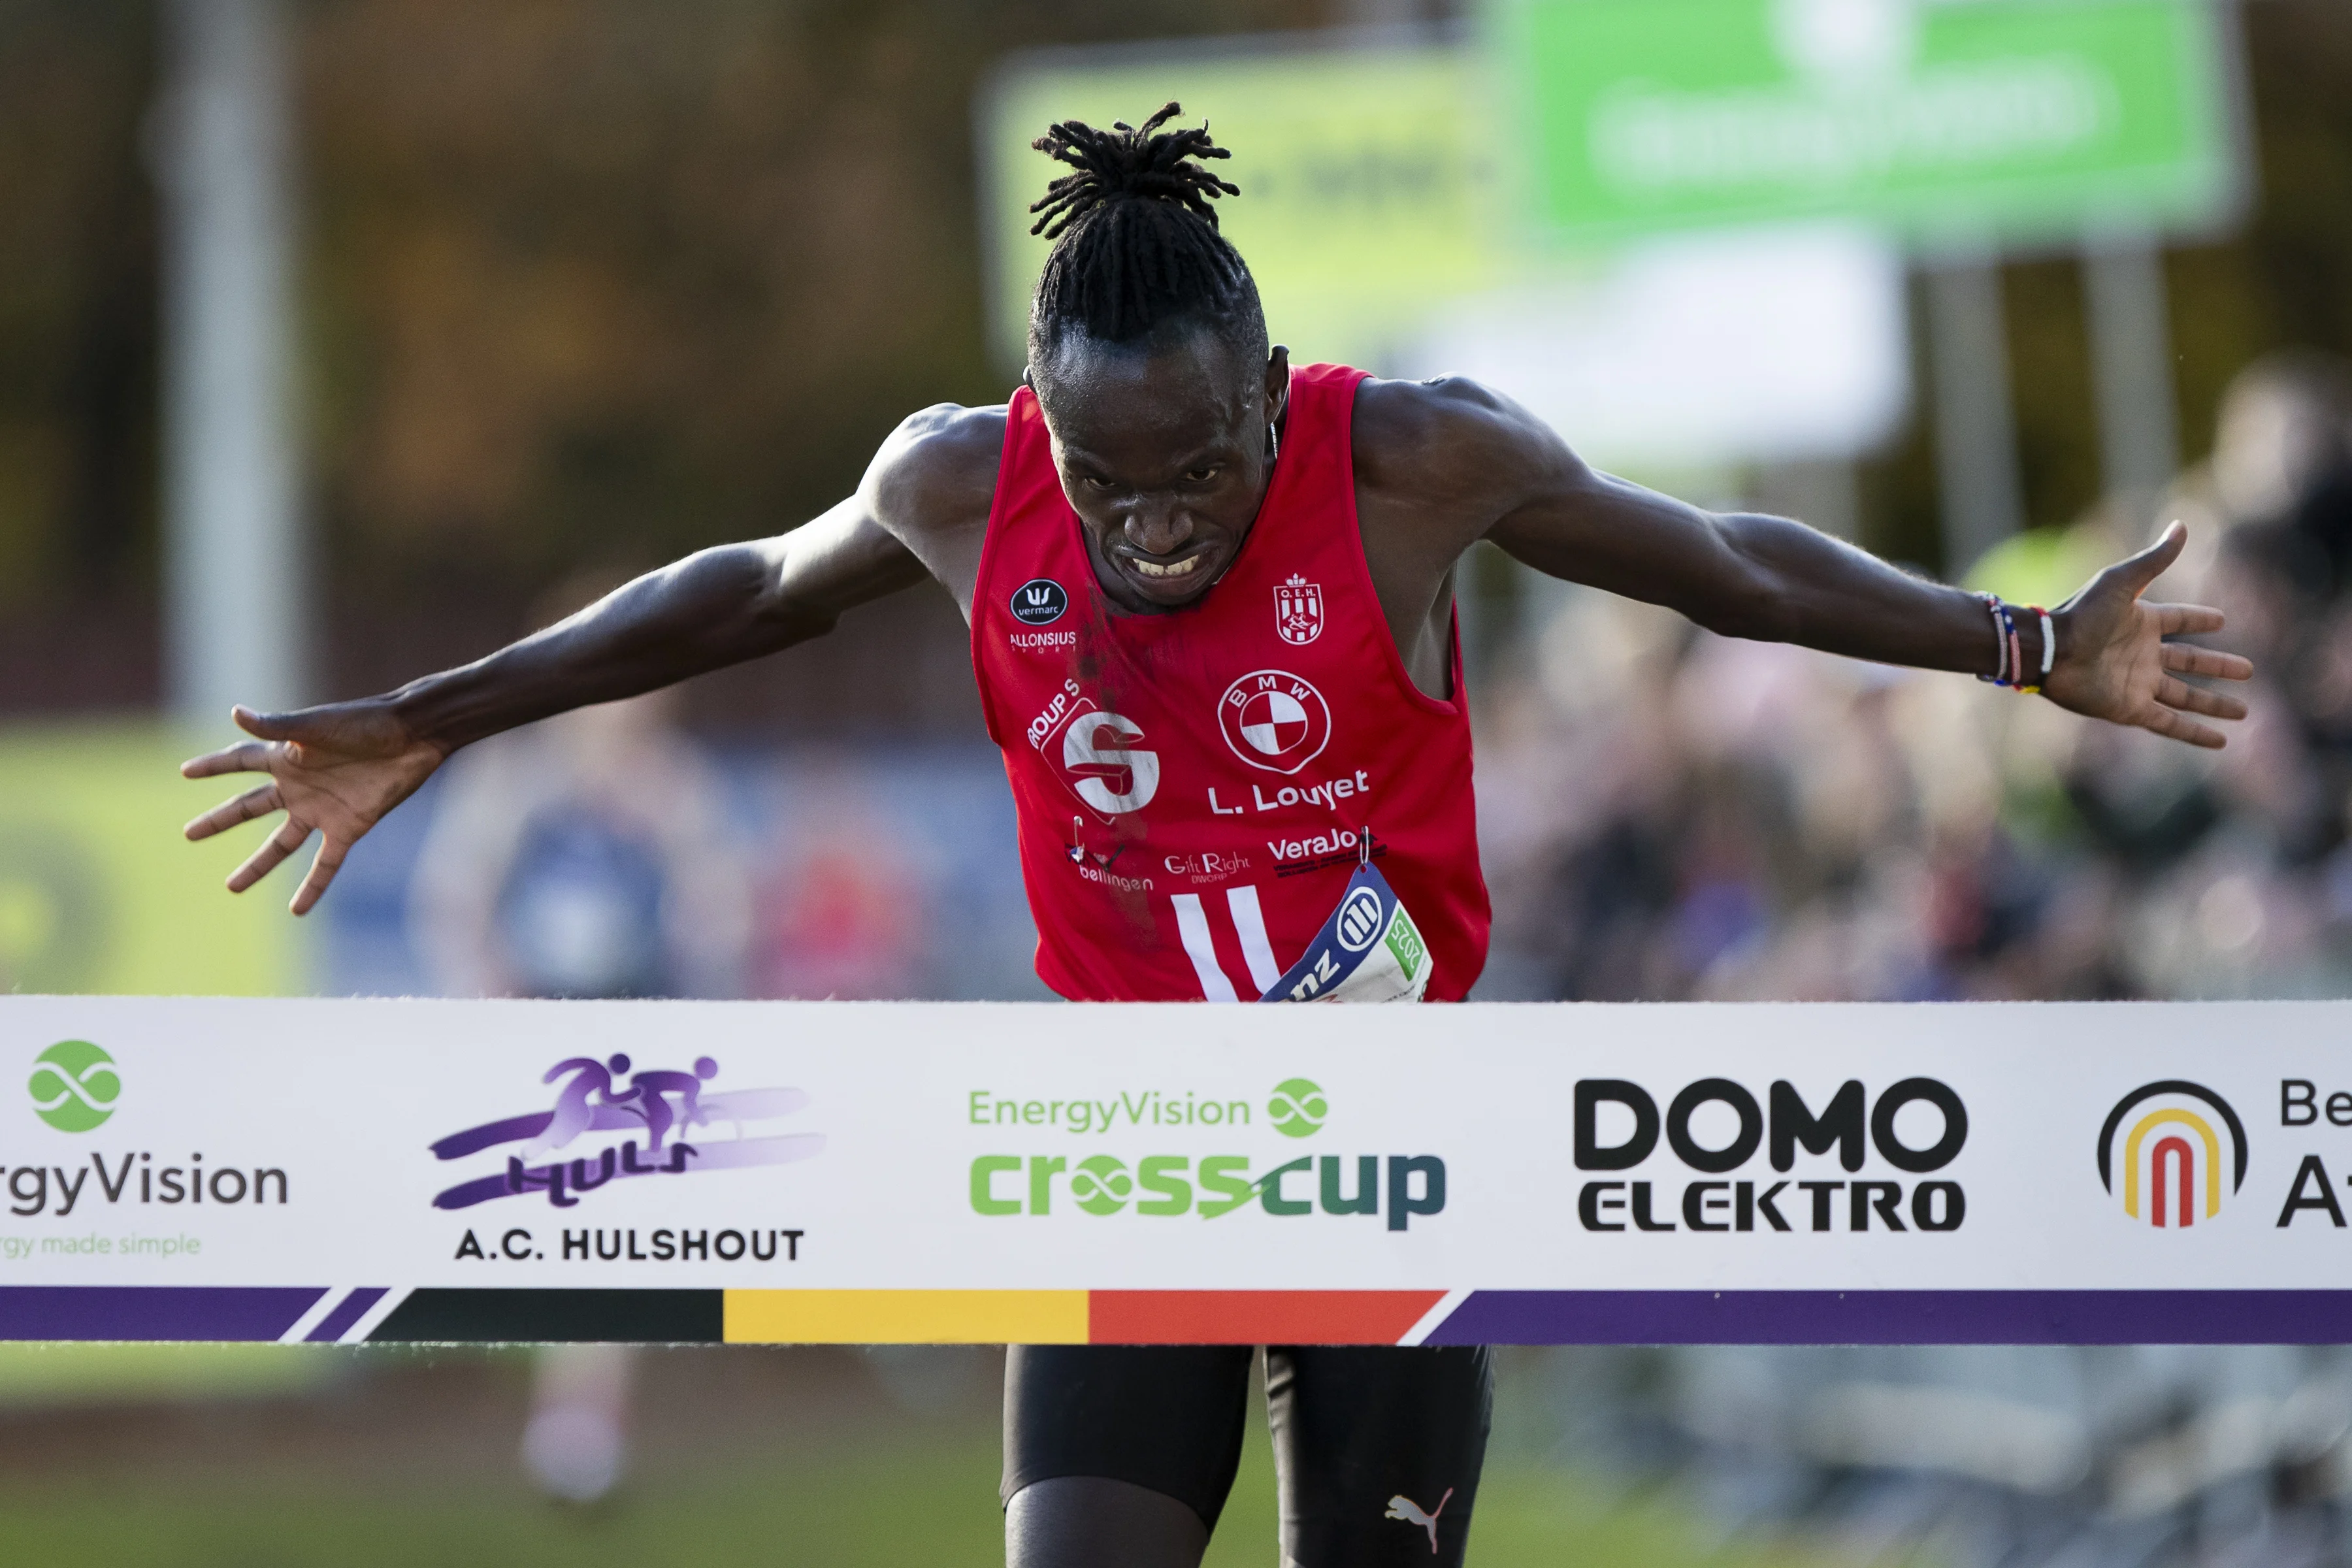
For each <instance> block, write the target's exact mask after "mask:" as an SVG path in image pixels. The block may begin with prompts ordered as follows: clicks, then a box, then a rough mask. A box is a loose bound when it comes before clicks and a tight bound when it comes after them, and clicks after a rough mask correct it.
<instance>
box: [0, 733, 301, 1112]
mask: <svg viewBox="0 0 2352 1568" xmlns="http://www.w3.org/2000/svg"><path fill="white" fill-rule="evenodd" d="M222 739H223V736H221V735H219V734H212V735H184V734H175V733H174V732H173V731H171V730H169V729H166V728H164V727H163V726H161V725H156V724H149V723H144V722H97V723H83V724H47V725H37V724H26V725H12V726H7V727H0V992H9V991H28V992H64V993H107V992H112V993H131V994H147V995H161V996H174V995H201V996H267V995H273V994H286V993H289V992H293V991H299V990H300V989H301V988H302V985H303V984H304V980H303V976H304V962H303V951H302V946H301V933H300V928H299V925H298V923H297V922H296V921H295V920H294V919H293V917H291V916H290V915H289V914H288V913H287V912H286V900H287V899H288V897H289V895H290V892H291V888H290V885H289V882H288V879H287V873H286V872H283V871H281V872H280V873H278V876H276V877H274V878H272V879H270V880H269V881H268V882H265V883H263V884H262V885H261V886H260V887H258V888H257V889H254V890H253V891H251V892H249V893H247V894H246V895H244V896H243V897H242V898H239V897H236V896H235V895H232V894H231V893H229V892H228V891H227V890H226V889H224V888H223V887H222V886H221V884H222V883H223V882H224V881H225V880H226V879H227V877H228V874H229V872H230V871H231V870H233V869H234V868H236V864H237V862H238V861H240V860H242V859H243V858H245V857H246V856H247V855H250V854H251V853H253V847H254V845H255V844H256V843H257V842H258V841H259V839H260V837H261V835H262V834H264V833H266V832H268V827H267V826H265V825H262V824H258V823H257V824H253V825H250V826H247V827H245V828H243V829H241V830H239V831H237V832H235V833H225V834H222V835H221V836H220V837H216V838H210V839H206V840H205V842H204V843H202V844H190V843H189V842H187V841H186V840H185V839H184V838H183V837H181V836H180V825H181V824H182V823H184V822H185V821H187V820H188V819H189V818H190V817H192V816H195V815H196V814H197V813H198V812H201V811H204V810H206V809H208V808H209V807H211V806H213V805H217V804H219V802H220V801H221V800H223V799H224V798H226V796H227V795H230V794H232V793H234V792H235V791H236V790H237V789H238V788H240V787H242V785H241V784H239V783H238V781H236V780H233V779H231V780H222V779H194V780H190V779H184V778H182V777H181V776H180V760H181V759H182V758H183V757H187V756H192V755H194V753H195V752H198V751H200V750H206V749H209V748H210V747H212V746H215V745H217V744H219V743H220V741H221V740H222ZM309 859H310V853H309V851H308V850H307V849H306V850H305V851H304V852H303V853H302V854H301V855H300V856H299V857H297V858H296V865H297V867H299V866H300V865H305V864H308V862H309ZM289 869H293V868H289ZM337 891H338V894H339V895H340V894H341V891H342V890H341V889H337ZM45 1098H46V1097H45Z"/></svg>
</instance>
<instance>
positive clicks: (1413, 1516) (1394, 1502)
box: [1381, 1487, 1454, 1557]
mask: <svg viewBox="0 0 2352 1568" xmlns="http://www.w3.org/2000/svg"><path fill="white" fill-rule="evenodd" d="M1453 1496H1454V1489H1453V1488H1452V1487H1448V1488H1446V1489H1445V1496H1444V1497H1442V1498H1439V1499H1438V1500H1437V1506H1436V1507H1435V1508H1433V1509H1432V1510H1429V1511H1428V1512H1427V1513H1423V1512H1422V1511H1421V1505H1420V1504H1419V1503H1417V1502H1415V1501H1413V1500H1412V1499H1411V1498H1409V1497H1407V1496H1405V1495H1404V1493H1402V1492H1399V1493H1397V1495H1396V1496H1394V1497H1392V1498H1391V1499H1389V1510H1388V1512H1386V1513H1384V1514H1382V1515H1381V1518H1382V1519H1401V1520H1402V1521H1405V1522H1406V1523H1407V1524H1417V1525H1419V1526H1421V1528H1422V1529H1423V1530H1425V1531H1429V1554H1430V1555H1431V1556H1432V1557H1434V1556H1436V1555H1437V1516H1438V1515H1439V1514H1441V1513H1444V1511H1445V1505H1446V1503H1447V1501H1448V1500H1451V1499H1452V1498H1453Z"/></svg>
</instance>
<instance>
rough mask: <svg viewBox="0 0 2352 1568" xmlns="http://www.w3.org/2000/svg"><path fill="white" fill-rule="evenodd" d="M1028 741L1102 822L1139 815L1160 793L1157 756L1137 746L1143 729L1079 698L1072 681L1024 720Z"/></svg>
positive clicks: (1125, 716)
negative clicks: (1057, 762)
mask: <svg viewBox="0 0 2352 1568" xmlns="http://www.w3.org/2000/svg"><path fill="white" fill-rule="evenodd" d="M1028 733H1029V743H1030V744H1031V745H1032V746H1034V747H1035V748H1037V754H1038V755H1039V756H1040V757H1041V758H1043V759H1045V763H1047V765H1049V766H1051V765H1052V764H1053V763H1055V761H1056V760H1058V761H1059V762H1060V764H1061V765H1060V766H1059V767H1058V768H1055V776H1056V777H1058V778H1059V779H1060V780H1061V781H1062V783H1063V784H1065V785H1066V786H1067V787H1068V789H1069V791H1070V793H1071V794H1072V795H1076V796H1077V797H1078V800H1079V801H1080V803H1081V804H1083V805H1086V806H1087V807H1088V808H1089V809H1091V810H1092V811H1093V812H1094V813H1095V814H1096V815H1097V816H1100V817H1101V818H1102V819H1103V820H1104V821H1106V822H1108V821H1109V820H1110V819H1111V818H1112V817H1114V816H1118V815H1119V814H1120V813H1121V812H1128V811H1141V810H1142V809H1143V808H1144V807H1145V806H1147V805H1150V804H1151V797H1152V796H1153V795H1158V794H1159V793H1160V753H1159V752H1154V751H1151V750H1150V749H1148V748H1146V747H1145V746H1144V745H1143V744H1142V742H1143V726H1142V725H1140V724H1138V723H1137V722H1136V721H1134V720H1132V719H1129V717H1127V715H1125V714H1123V713H1112V712H1109V711H1108V710H1104V709H1102V708H1098V707H1097V706H1096V705H1095V700H1094V699H1093V698H1091V697H1087V696H1085V695H1082V694H1081V693H1080V691H1079V689H1078V683H1077V682H1076V681H1075V680H1065V681H1063V682H1062V689H1061V690H1059V691H1057V692H1055V694H1054V700H1052V701H1050V702H1048V703H1047V704H1045V710H1043V711H1042V712H1040V713H1039V714H1038V715H1037V716H1036V717H1035V718H1034V719H1032V720H1031V721H1029V731H1028Z"/></svg>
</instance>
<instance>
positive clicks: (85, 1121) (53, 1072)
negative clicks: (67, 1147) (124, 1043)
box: [25, 1040, 122, 1132]
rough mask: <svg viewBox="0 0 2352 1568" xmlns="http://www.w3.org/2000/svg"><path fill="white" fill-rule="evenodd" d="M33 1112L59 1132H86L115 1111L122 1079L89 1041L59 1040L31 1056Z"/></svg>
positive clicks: (105, 1055)
mask: <svg viewBox="0 0 2352 1568" xmlns="http://www.w3.org/2000/svg"><path fill="white" fill-rule="evenodd" d="M33 1063H34V1066H33V1076H32V1079H31V1081H29V1082H28V1083H26V1086H25V1087H26V1089H29V1090H31V1091H32V1096H33V1114H34V1115H36V1116H37V1117H39V1118H40V1119H41V1120H42V1121H46V1122H47V1123H48V1124H49V1125H50V1126H52V1127H54V1128H56V1129H57V1130H58V1131H60V1132H87V1131H89V1130H90V1129H91V1128H93V1127H96V1126H99V1125H100V1123H102V1122H104V1121H106V1119H107V1118H108V1117H110V1116H111V1115H113V1114H114V1102H115V1100H117V1099H118V1098H119V1097H120V1096H121V1093H122V1079H121V1077H120V1076H119V1075H118V1074H117V1073H116V1072H115V1070H114V1058H112V1057H110V1056H108V1055H107V1054H106V1053H105V1052H104V1051H102V1050H100V1049H99V1048H98V1047H96V1046H94V1045H91V1044H90V1043H89V1041H88V1040H59V1041H58V1043H57V1044H56V1045H54V1046H51V1047H49V1048H48V1049H47V1050H46V1051H43V1052H42V1053H41V1054H40V1055H39V1056H37V1057H35V1058H33Z"/></svg>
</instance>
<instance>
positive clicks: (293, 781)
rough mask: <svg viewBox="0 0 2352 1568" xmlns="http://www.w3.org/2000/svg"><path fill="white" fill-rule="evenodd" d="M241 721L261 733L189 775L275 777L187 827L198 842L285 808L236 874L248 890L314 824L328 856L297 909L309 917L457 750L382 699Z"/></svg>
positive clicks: (185, 768) (243, 714) (299, 894)
mask: <svg viewBox="0 0 2352 1568" xmlns="http://www.w3.org/2000/svg"><path fill="white" fill-rule="evenodd" d="M235 717H236V723H237V727H238V728H239V729H241V730H243V731H245V732H246V733H247V734H249V735H252V736H255V737H257V738H256V739H254V740H251V741H245V742H239V743H238V744H236V745H234V746H227V747H224V748H223V749H221V750H220V751H217V752H206V753H205V754H204V755H203V756H201V757H193V758H190V759H189V760H188V761H187V762H184V763H181V764H180V773H181V774H182V776H183V777H186V778H192V779H201V778H211V777H213V776H214V775H215V774H219V773H268V775H269V782H268V783H267V784H257V785H256V786H254V787H253V788H252V789H249V790H247V791H246V792H245V793H244V794H243V795H237V796H236V797H234V798H233V799H230V800H226V801H224V802H222V803H221V804H220V805H216V806H215V807H213V809H212V810H210V811H208V812H206V813H205V814H204V815H203V816H199V817H197V818H196V819H195V820H194V821H193V822H191V823H189V824H188V826H187V829H186V832H187V836H188V837H190V838H191V839H199V838H210V837H212V836H213V835H214V834H215V833H219V832H221V831H222V830H224V829H226V828H230V827H234V826H236V825H237V824H238V823H240V822H250V821H252V820H253V819H254V818H255V817H257V816H268V815H269V814H270V813H271V812H273V811H283V812H284V813H285V814H286V820H285V821H283V822H281V823H279V824H278V828H277V830H276V831H275V832H273V833H272V834H270V836H269V837H268V838H267V839H265V840H263V841H262V845H261V847H259V848H258V849H256V850H255V851H254V852H253V853H252V854H251V855H250V856H248V857H247V859H246V862H245V864H244V865H242V866H239V867H238V868H236V870H235V871H233V872H231V873H230V874H229V879H228V890H229V891H230V892H232V893H242V892H243V891H245V890H246V889H247V888H250V887H251V886H253V885H254V884H255V883H256V882H258V881H259V880H261V879H262V878H264V877H267V876H268V875H269V873H270V872H272V871H274V870H276V869H277V868H278V862H279V861H280V860H283V859H285V858H286V857H288V856H289V855H291V854H293V853H294V851H296V850H297V849H299V848H300V847H302V841H303V840H304V839H306V838H308V837H310V834H311V833H312V831H313V830H316V831H317V832H318V834H319V835H320V843H319V852H318V854H317V855H315V856H313V857H312V858H311V860H310V873H309V875H307V876H305V877H304V878H303V879H302V885H301V886H300V887H299V888H297V889H295V890H294V899H293V902H292V904H291V905H290V906H289V907H290V908H291V909H292V910H293V911H294V912H295V913H296V914H298V915H300V914H308V913H309V912H310V907H311V906H312V905H313V904H316V903H317V902H318V901H319V898H320V894H322V893H324V892H325V891H326V890H327V884H328V883H330V882H331V881H333V880H334V879H335V871H336V869H337V868H339V867H341V865H342V863H343V857H344V856H346V855H348V854H350V853H351V848H352V845H354V844H356V843H358V842H359V841H360V839H361V837H362V836H363V835H365V834H366V832H367V830H368V829H369V828H371V827H373V826H375V825H376V823H377V822H378V821H379V820H380V819H382V817H383V815H384V814H385V813H386V812H388V811H390V810H391V809H392V808H393V807H394V806H395V805H399V804H400V803H401V802H402V801H404V800H406V799H407V798H408V797H409V796H410V795H414V794H415V793H416V789H417V786H418V785H420V784H423V783H424V782H425V780H426V779H428V778H430V777H431V776H432V774H433V770H434V769H436V768H437V767H439V766H440V765H441V763H442V761H443V760H444V759H445V758H446V757H447V756H448V754H449V748H448V747H446V746H445V745H443V744H441V743H440V742H435V741H428V740H425V739H423V738H421V737H419V736H417V735H415V734H414V733H412V732H411V731H410V730H409V728H408V726H407V725H405V724H404V723H403V722H402V721H400V719H399V718H398V717H397V716H396V715H394V712H393V711H392V710H391V708H390V707H389V706H388V705H386V704H385V703H383V702H381V701H360V702H335V703H329V704H327V705H325V706H323V707H319V708H304V709H301V710H298V711H296V712H292V713H256V712H255V711H254V710H251V709H250V708H243V707H240V708H238V709H236V710H235Z"/></svg>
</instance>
